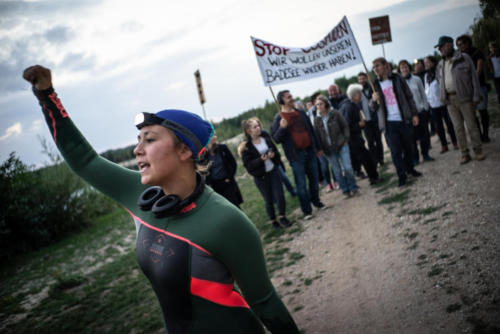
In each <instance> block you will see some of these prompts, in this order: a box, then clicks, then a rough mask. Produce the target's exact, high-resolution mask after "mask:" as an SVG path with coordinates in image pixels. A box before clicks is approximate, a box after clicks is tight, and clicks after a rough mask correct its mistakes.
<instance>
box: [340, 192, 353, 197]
mask: <svg viewBox="0 0 500 334" xmlns="http://www.w3.org/2000/svg"><path fill="white" fill-rule="evenodd" d="M342 195H344V196H345V197H346V198H351V197H352V192H350V191H346V192H345V193H342Z"/></svg>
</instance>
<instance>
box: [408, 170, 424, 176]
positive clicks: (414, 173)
mask: <svg viewBox="0 0 500 334" xmlns="http://www.w3.org/2000/svg"><path fill="white" fill-rule="evenodd" d="M408 174H410V175H411V176H415V177H420V176H422V173H420V172H419V171H416V170H415V169H412V170H411V171H409V172H408Z"/></svg>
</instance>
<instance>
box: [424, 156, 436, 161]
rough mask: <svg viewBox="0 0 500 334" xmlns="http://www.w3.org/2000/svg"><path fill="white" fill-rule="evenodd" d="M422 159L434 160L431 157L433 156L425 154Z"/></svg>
mask: <svg viewBox="0 0 500 334" xmlns="http://www.w3.org/2000/svg"><path fill="white" fill-rule="evenodd" d="M424 161H434V158H433V157H431V156H430V155H426V156H425V157H424Z"/></svg>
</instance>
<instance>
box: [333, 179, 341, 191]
mask: <svg viewBox="0 0 500 334" xmlns="http://www.w3.org/2000/svg"><path fill="white" fill-rule="evenodd" d="M339 189H340V186H339V184H338V182H335V181H333V190H339Z"/></svg>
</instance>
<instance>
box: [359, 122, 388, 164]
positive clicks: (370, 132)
mask: <svg viewBox="0 0 500 334" xmlns="http://www.w3.org/2000/svg"><path fill="white" fill-rule="evenodd" d="M363 130H364V132H365V138H366V141H367V142H368V150H369V151H370V154H371V156H372V159H373V161H374V162H375V164H377V163H384V145H383V144H382V133H381V132H380V130H379V128H378V124H377V121H366V123H365V127H364V129H363Z"/></svg>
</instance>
